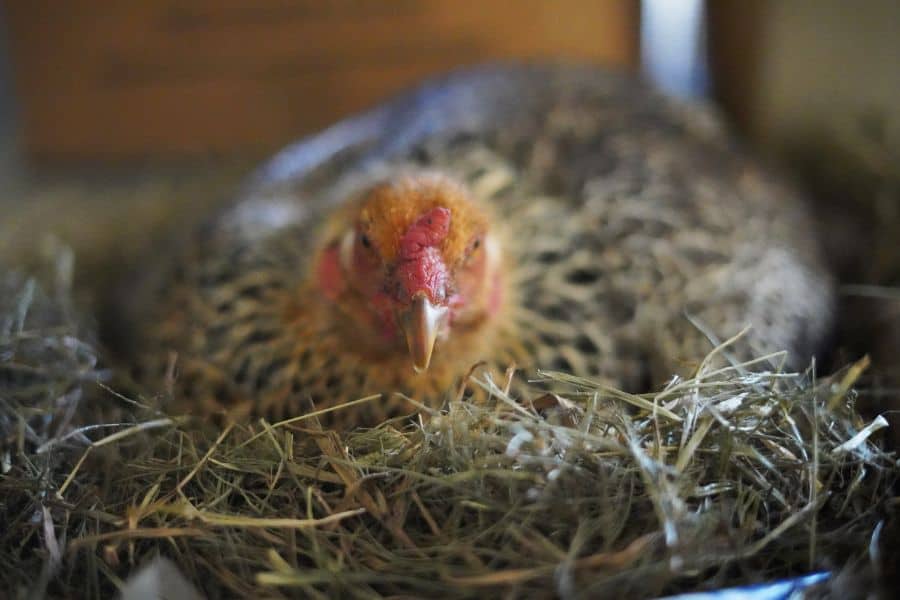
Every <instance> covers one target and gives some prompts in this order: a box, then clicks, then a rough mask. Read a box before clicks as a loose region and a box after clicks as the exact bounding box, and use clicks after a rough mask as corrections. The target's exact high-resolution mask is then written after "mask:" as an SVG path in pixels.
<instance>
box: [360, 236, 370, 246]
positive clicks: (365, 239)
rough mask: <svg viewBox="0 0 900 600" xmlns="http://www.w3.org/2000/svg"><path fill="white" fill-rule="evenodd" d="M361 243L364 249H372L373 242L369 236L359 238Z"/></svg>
mask: <svg viewBox="0 0 900 600" xmlns="http://www.w3.org/2000/svg"><path fill="white" fill-rule="evenodd" d="M359 242H360V243H361V244H362V245H363V248H371V247H372V241H371V240H370V239H369V236H367V235H366V234H362V235H361V236H360V237H359Z"/></svg>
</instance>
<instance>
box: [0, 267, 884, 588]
mask: <svg viewBox="0 0 900 600" xmlns="http://www.w3.org/2000/svg"><path fill="white" fill-rule="evenodd" d="M66 269H67V267H66V261H62V266H61V267H59V268H57V269H56V270H55V273H53V274H52V276H51V277H50V278H49V279H50V281H51V285H50V286H49V287H46V288H44V290H47V289H49V290H50V292H46V291H42V288H41V287H40V286H38V285H37V284H36V283H35V282H34V281H35V280H34V279H29V278H27V277H24V276H22V275H19V274H15V273H7V274H6V275H5V276H3V277H2V283H0V285H2V286H3V290H2V291H3V292H4V293H3V294H2V296H0V302H2V304H0V434H2V438H0V441H2V447H0V455H2V456H0V457H2V476H0V515H2V519H3V523H4V527H3V528H2V532H0V563H2V565H3V566H4V568H3V569H2V571H0V584H2V585H3V589H5V590H10V592H11V594H12V595H13V596H14V597H16V596H18V597H28V596H34V597H40V596H42V595H46V596H48V597H75V596H78V597H109V596H110V595H111V594H112V593H113V592H115V591H116V590H117V589H120V588H121V586H122V585H123V581H125V580H126V579H127V578H128V577H129V575H130V574H131V573H133V572H134V571H135V570H136V568H137V567H138V566H139V565H141V564H144V563H147V562H149V561H151V560H152V559H153V558H155V557H157V556H160V555H162V556H165V557H168V558H170V559H171V560H172V561H173V562H174V564H175V565H177V567H178V569H179V570H180V571H181V572H182V573H183V574H184V575H185V576H186V578H187V579H188V580H190V581H192V582H194V584H195V585H197V586H198V587H199V588H200V589H201V590H202V591H203V592H204V593H205V594H206V595H208V596H209V597H233V596H251V595H253V596H265V597H276V598H277V597H289V596H298V595H300V596H304V597H311V598H327V597H349V598H374V597H384V596H393V597H403V596H405V597H409V596H422V595H425V594H427V595H429V596H433V597H449V598H467V597H473V598H474V597H481V596H483V595H485V594H489V595H492V596H496V595H499V594H501V593H503V594H505V595H506V596H507V597H529V598H530V597H556V596H559V597H567V598H575V597H595V596H599V597H652V596H658V595H661V594H668V593H675V592H678V591H683V590H688V589H713V588H718V587H722V586H727V585H737V584H743V583H750V582H760V581H767V580H771V579H773V578H778V577H784V576H790V575H796V574H801V573H807V572H810V571H816V570H822V569H825V570H834V571H838V570H841V569H848V572H850V573H857V572H863V571H866V572H869V573H874V574H875V575H877V574H878V568H879V566H880V565H881V564H882V562H883V561H882V560H881V557H882V554H883V553H884V544H883V543H882V542H883V539H882V537H883V534H882V532H883V531H884V522H885V519H887V518H889V517H890V516H891V515H892V514H893V511H894V510H895V509H896V500H895V499H894V498H893V496H892V492H893V487H894V485H895V483H896V480H897V475H898V472H900V470H898V464H897V459H896V457H895V456H894V455H893V454H891V453H888V452H886V451H885V450H883V449H882V448H881V447H880V446H879V444H878V443H877V439H878V438H879V437H880V435H881V434H879V433H877V430H878V429H879V428H881V427H883V426H884V425H885V422H884V419H883V418H881V417H878V418H876V419H874V420H872V421H870V422H868V423H867V422H864V421H863V419H862V418H861V417H860V415H859V414H858V413H857V411H856V410H855V407H854V402H855V399H856V395H857V392H856V391H855V387H854V386H855V384H856V383H857V382H858V378H859V376H860V374H861V373H862V372H863V371H864V370H865V368H866V363H865V362H864V361H863V362H859V363H856V364H854V365H851V366H849V367H848V368H846V369H844V370H842V371H840V372H837V373H835V374H833V375H831V376H829V377H826V378H818V377H816V375H815V373H814V370H810V371H808V372H805V373H787V372H782V371H781V370H779V369H778V368H776V367H773V366H772V365H773V364H776V365H777V364H778V360H777V359H778V357H777V356H769V357H762V358H760V359H757V360H755V361H750V362H742V363H738V362H730V363H729V362H725V363H724V364H723V363H721V362H717V361H715V360H708V361H704V362H703V363H702V364H701V365H699V366H698V368H697V370H696V372H695V374H694V375H693V376H692V377H691V378H687V379H673V380H672V381H671V382H669V384H668V385H666V386H665V387H664V388H663V389H662V390H660V391H657V392H653V393H648V394H640V395H635V394H628V393H625V392H622V391H620V390H616V389H612V388H608V387H605V386H603V385H601V384H598V383H597V382H594V381H592V380H590V379H586V378H580V377H573V376H571V375H567V374H564V373H555V372H547V373H543V377H544V378H545V379H547V380H549V381H551V382H553V383H554V385H555V386H556V389H557V392H558V393H557V394H549V393H545V392H543V391H541V390H542V389H543V388H542V387H540V386H539V384H538V383H536V384H535V388H534V389H535V391H534V394H532V395H531V397H530V398H524V399H523V398H513V397H510V396H509V395H508V394H507V393H506V392H505V391H504V387H505V386H504V385H503V382H497V381H494V380H492V379H490V377H489V376H486V375H483V374H482V375H473V376H472V377H470V379H469V381H468V385H469V386H470V387H475V386H477V387H481V388H483V389H484V390H486V391H487V392H489V394H488V396H489V399H488V401H486V402H480V403H475V402H469V401H466V400H461V399H459V398H457V397H456V394H455V393H448V401H447V403H446V404H445V406H444V407H443V408H442V409H441V410H431V409H426V408H424V407H423V409H422V410H421V411H420V412H419V414H418V415H416V416H414V417H411V418H398V419H394V420H391V421H388V422H385V423H383V424H381V425H380V426H378V427H375V428H373V429H366V430H356V431H352V432H345V433H339V432H335V431H328V430H323V429H322V427H321V426H319V424H318V420H317V418H316V416H315V415H307V416H301V417H297V418H294V419H288V420H285V421H281V422H268V421H266V420H257V421H253V422H242V423H230V424H226V425H219V424H215V423H210V422H204V421H199V420H195V419H191V418H188V417H182V416H179V415H170V414H167V413H166V412H165V411H164V410H161V409H160V408H159V406H161V405H162V406H164V403H161V402H159V399H157V398H149V399H142V398H139V399H131V398H128V397H126V396H123V395H121V394H118V393H116V392H114V391H113V390H112V388H111V387H109V386H108V385H107V384H106V383H104V380H105V378H106V376H107V375H108V374H107V373H106V372H105V371H103V370H101V369H99V368H98V366H97V365H98V354H99V353H98V351H97V350H96V347H95V346H94V345H93V343H92V342H91V340H90V338H89V337H87V338H86V337H85V336H84V332H85V331H89V329H85V328H84V327H82V326H80V325H79V324H78V322H77V321H76V319H75V318H74V311H73V310H71V307H70V300H69V297H68V292H67V282H68V279H67V277H66ZM727 344H728V342H726V343H725V344H723V345H722V346H720V347H718V348H716V349H715V350H713V353H712V355H711V357H722V356H727V354H728V353H727V352H726V350H727ZM376 401H379V400H378V398H377V397H373V398H365V399H360V400H359V402H360V403H361V402H376ZM350 404H352V403H350ZM346 406H347V405H345V407H341V408H338V410H353V407H352V406H349V407H346ZM880 553H881V554H880ZM856 591H857V592H861V593H865V592H866V591H868V590H866V589H859V588H857V590H856ZM823 593H827V589H826V591H825V592H823Z"/></svg>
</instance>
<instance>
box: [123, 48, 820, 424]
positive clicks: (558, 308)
mask: <svg viewBox="0 0 900 600" xmlns="http://www.w3.org/2000/svg"><path fill="white" fill-rule="evenodd" d="M805 210H806V209H805V207H804V206H803V204H802V201H801V199H800V198H799V197H798V196H797V195H796V194H795V193H794V192H793V191H792V190H791V189H790V188H789V187H787V186H786V185H784V184H783V183H782V182H781V181H780V180H779V179H778V178H777V176H776V175H774V174H773V173H771V172H770V171H767V170H765V169H763V168H762V167H761V166H760V165H759V164H758V163H757V162H754V161H753V160H751V159H750V158H748V157H747V156H745V154H744V153H743V152H742V151H741V150H740V149H739V148H738V147H736V145H735V144H734V143H733V142H732V141H731V140H730V139H729V138H728V136H727V135H726V134H724V133H723V131H722V128H721V127H720V125H719V124H718V123H717V121H716V120H715V118H714V117H713V116H712V115H711V114H710V112H708V111H707V110H706V109H702V108H697V107H688V106H683V105H680V104H678V103H676V102H673V101H671V100H668V99H665V98H663V97H662V96H660V95H658V94H656V93H654V92H652V91H650V90H648V89H647V88H646V87H644V86H642V85H641V84H640V83H637V82H635V81H633V80H632V79H630V78H629V77H627V76H625V75H619V74H612V73H608V72H605V71H602V70H599V69H595V68H592V67H580V66H560V65H553V66H551V65H541V66H536V65H530V66H509V65H507V66H488V67H480V68H476V69H472V70H467V71H461V72H457V73H454V74H451V75H449V76H446V77H444V78H441V79H438V80H434V81H431V82H428V83H426V84H424V85H423V86H421V87H419V88H418V89H416V90H414V91H412V92H410V93H408V94H406V95H403V96H400V97H399V98H397V99H395V100H393V101H391V102H388V103H386V104H384V105H382V106H380V107H378V108H376V109H374V110H372V111H370V112H367V113H364V114H362V115H361V116H357V117H355V118H352V119H349V120H347V121H344V122H341V123H338V124H337V125H335V126H333V127H331V128H330V129H327V130H325V131H324V132H322V133H320V134H318V135H316V136H313V137H311V138H308V139H306V140H303V141H301V142H299V143H297V144H295V145H293V146H290V147H288V148H287V149H285V150H284V151H282V152H281V153H279V154H278V155H276V156H275V157H274V159H272V160H271V161H270V162H269V163H268V164H267V165H265V166H264V167H263V168H262V169H261V170H260V171H259V172H258V173H257V174H256V175H255V176H254V177H253V178H252V179H251V181H250V182H249V183H248V184H247V186H246V188H245V189H244V190H243V191H242V192H241V193H239V194H238V199H237V201H236V202H235V203H234V204H233V205H231V206H230V207H229V208H227V209H226V210H224V211H223V212H222V213H221V214H219V215H217V216H216V217H214V218H213V219H211V220H210V221H209V222H208V223H207V224H206V225H205V226H204V227H203V228H202V230H201V231H200V232H199V233H197V234H196V235H194V236H193V238H192V239H191V241H190V242H189V243H188V244H187V246H186V248H185V249H183V250H182V251H180V252H179V253H178V255H177V258H176V259H174V260H172V261H170V263H169V264H170V265H171V268H166V269H164V270H163V271H162V272H161V273H160V274H158V276H157V277H156V278H155V279H153V283H152V284H151V285H150V286H149V289H153V290H155V291H154V292H152V293H143V292H142V293H134V294H132V296H131V297H132V299H133V300H132V301H133V303H134V308H135V310H134V311H133V314H135V315H139V316H136V317H133V319H134V320H135V322H137V323H138V324H139V335H138V336H137V338H136V339H137V345H138V347H139V349H140V351H141V354H142V355H143V356H144V357H145V361H149V362H145V365H146V364H153V363H154V362H164V361H160V360H159V359H161V358H164V357H165V356H167V352H168V351H171V350H174V351H176V352H177V356H178V359H177V365H178V371H179V376H178V379H177V381H178V383H179V386H180V393H179V397H181V398H182V399H183V400H184V402H185V403H186V404H187V405H188V406H189V407H191V408H192V409H193V410H195V411H198V412H205V411H210V410H217V409H218V408H219V407H227V408H228V409H229V410H231V411H235V412H239V413H247V412H252V413H257V414H268V415H276V416H281V415H287V414H296V413H299V412H303V411H308V410H310V409H311V407H313V406H315V407H317V408H323V407H327V406H332V405H335V404H337V403H344V402H347V401H350V400H353V399H356V398H360V397H363V396H367V395H370V394H375V393H380V394H382V397H381V399H379V400H377V401H373V402H368V403H367V404H366V405H365V406H366V407H367V410H368V413H366V414H362V413H360V412H359V411H357V412H356V413H351V414H355V415H356V416H350V417H349V418H351V419H355V421H354V422H362V421H371V420H372V419H377V418H380V417H382V416H385V415H387V414H391V413H395V412H397V411H398V410H400V409H402V408H403V404H402V403H403V396H402V395H401V394H396V393H395V392H401V393H402V394H405V395H408V396H409V397H412V398H416V399H417V400H419V401H423V402H426V403H430V404H432V405H434V404H438V403H440V402H441V401H442V400H443V399H444V398H445V396H446V394H447V393H450V392H451V391H452V390H453V389H454V386H455V384H457V383H458V382H459V381H460V380H461V378H463V377H464V376H465V375H466V374H467V373H468V372H469V371H470V369H471V367H472V366H473V365H475V364H476V363H479V362H480V361H484V365H483V368H487V369H492V370H493V371H494V372H495V373H497V374H500V373H503V372H504V370H505V369H506V367H508V366H510V365H515V366H516V367H517V369H518V371H517V375H516V378H515V379H514V380H513V385H514V392H515V391H516V390H517V389H519V385H520V384H521V382H523V381H525V380H527V379H528V378H533V377H534V376H535V375H536V372H537V369H539V368H544V369H556V370H563V371H567V372H571V373H575V374H578V375H582V376H588V377H593V378H598V379H602V380H604V381H605V382H608V383H611V384H615V385H618V386H623V387H625V388H626V389H636V388H640V387H642V386H647V385H650V384H658V383H660V382H661V381H664V380H665V379H666V378H668V377H670V376H671V375H672V374H674V373H677V372H683V371H685V370H689V369H690V368H691V367H692V366H695V365H696V364H697V363H698V361H699V360H700V359H702V357H703V356H705V355H706V354H707V353H708V351H709V350H710V348H711V345H710V341H709V339H708V337H709V336H710V335H712V336H718V337H720V338H726V337H729V336H732V335H734V334H735V333H737V332H738V331H739V330H741V329H743V328H744V327H745V326H746V325H752V329H751V331H750V333H749V334H748V335H747V336H746V337H745V338H744V341H743V345H739V346H738V347H737V348H736V350H735V351H736V352H738V353H750V352H756V353H766V352H771V351H779V350H786V351H788V354H787V356H788V360H789V362H790V363H792V364H793V365H797V366H802V365H804V364H806V361H807V360H808V359H809V357H810V356H811V355H812V354H813V353H814V352H816V351H817V350H818V348H819V347H820V345H821V343H822V341H823V339H824V338H825V336H826V334H827V332H828V330H829V326H830V322H831V314H832V303H833V289H832V283H831V280H830V278H829V276H828V274H827V272H826V270H825V269H824V267H823V265H822V263H821V259H820V256H819V249H818V246H817V244H816V242H815V239H814V235H813V232H812V230H811V224H810V219H809V216H808V214H807V213H806V212H805ZM140 299H143V300H144V303H143V304H141V301H140ZM139 305H140V306H139ZM148 357H149V358H148ZM154 369H157V368H154ZM159 369H161V367H159ZM348 412H349V411H348Z"/></svg>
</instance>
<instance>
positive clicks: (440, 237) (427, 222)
mask: <svg viewBox="0 0 900 600" xmlns="http://www.w3.org/2000/svg"><path fill="white" fill-rule="evenodd" d="M449 231H450V210H449V209H446V208H444V207H442V206H438V207H436V208H432V209H431V210H430V211H428V212H427V213H425V214H424V215H422V216H421V217H419V219H418V220H417V221H416V222H415V223H413V224H412V225H410V227H409V229H407V230H406V233H405V234H404V235H403V237H402V238H401V239H400V260H412V259H414V258H417V257H419V256H420V255H421V254H422V251H423V250H425V248H429V247H433V246H437V245H438V244H440V243H441V242H443V241H444V239H445V238H446V237H447V233H448V232H449Z"/></svg>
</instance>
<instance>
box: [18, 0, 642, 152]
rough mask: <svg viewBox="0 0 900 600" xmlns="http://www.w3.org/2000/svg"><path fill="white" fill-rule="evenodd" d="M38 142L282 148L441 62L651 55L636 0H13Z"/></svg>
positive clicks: (622, 61) (39, 146)
mask: <svg viewBox="0 0 900 600" xmlns="http://www.w3.org/2000/svg"><path fill="white" fill-rule="evenodd" d="M4 4H5V11H6V17H7V25H8V29H9V33H10V38H11V40H10V41H11V45H12V48H11V50H12V55H13V63H14V71H15V76H16V84H17V91H18V93H19V96H20V104H21V105H22V108H23V120H24V132H25V143H26V149H27V151H28V153H29V154H30V155H31V156H32V157H37V158H56V159H59V158H62V159H80V160H83V159H106V160H109V159H123V158H148V157H155V158H167V157H174V158H178V157H184V156H191V155H194V156H197V155H209V154H216V153H226V154H235V153H237V154H254V153H259V152H265V151H269V150H271V149H272V148H274V147H277V146H279V145H281V144H283V143H285V142H287V141H289V140H291V139H294V138H296V137H297V136H298V135H301V134H304V133H309V132H311V131H314V130H316V129H319V128H321V127H323V126H325V125H327V124H328V123H330V122H333V121H334V120H336V119H338V118H340V117H342V116H345V115H347V114H350V113H352V112H355V111H357V110H359V109H362V108H365V107H367V106H370V105H371V104H373V103H375V102H376V101H378V100H380V99H382V98H384V97H385V96H387V95H389V94H391V93H394V92H396V91H397V90H399V89H402V88H403V87H405V86H407V85H409V84H410V83H413V82H415V81H416V80H418V79H420V78H422V77H423V76H426V75H428V74H432V73H435V72H441V71H445V70H447V69H448V68H452V67H454V66H458V65H461V64H471V63H476V62H479V61H483V60H486V59H495V58H512V57H523V58H536V57H561V58H573V59H580V60H588V61H595V62H601V63H607V64H613V65H618V66H628V67H630V66H634V65H635V64H636V61H637V54H638V49H637V20H638V8H637V2H636V0H605V1H598V0H557V1H552V0H492V1H481V2H477V1H474V0H393V1H390V2H388V1H384V0H333V1H328V2H325V1H317V0H302V1H290V2H289V1H285V0H218V1H212V0H181V1H178V0H143V1H136V0H135V1H128V0H121V1H116V0H66V1H65V2H59V1H58V0H29V1H25V0H4Z"/></svg>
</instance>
